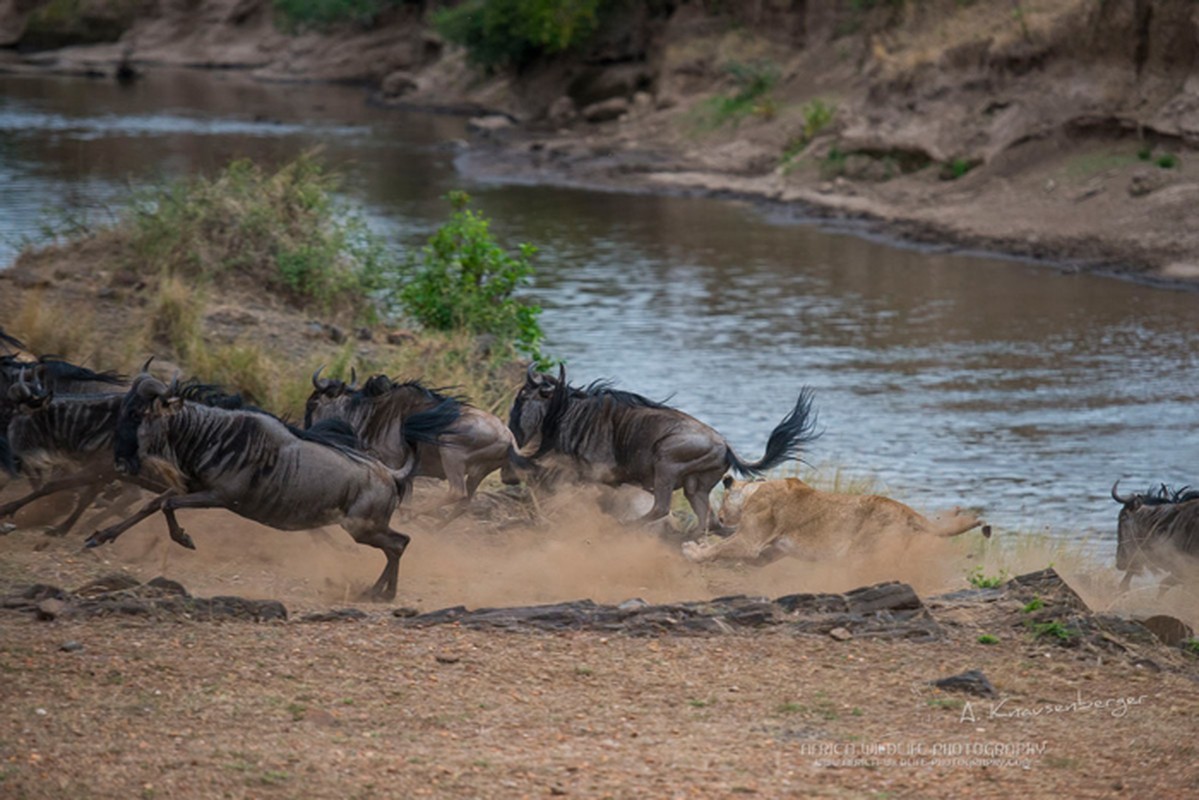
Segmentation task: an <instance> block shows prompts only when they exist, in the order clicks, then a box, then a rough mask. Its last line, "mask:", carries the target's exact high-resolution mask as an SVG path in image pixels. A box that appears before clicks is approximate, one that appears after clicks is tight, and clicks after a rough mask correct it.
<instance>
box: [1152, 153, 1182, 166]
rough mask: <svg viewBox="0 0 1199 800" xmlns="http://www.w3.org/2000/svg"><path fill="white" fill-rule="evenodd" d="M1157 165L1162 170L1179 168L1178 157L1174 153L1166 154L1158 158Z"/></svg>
mask: <svg viewBox="0 0 1199 800" xmlns="http://www.w3.org/2000/svg"><path fill="white" fill-rule="evenodd" d="M1157 165H1158V166H1159V167H1161V168H1162V169H1174V168H1175V167H1177V166H1178V156H1176V155H1174V154H1173V153H1166V154H1165V155H1164V156H1158V159H1157Z"/></svg>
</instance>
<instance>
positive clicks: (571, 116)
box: [545, 96, 579, 126]
mask: <svg viewBox="0 0 1199 800" xmlns="http://www.w3.org/2000/svg"><path fill="white" fill-rule="evenodd" d="M545 116H546V119H547V120H548V121H549V122H550V124H551V125H558V126H561V125H569V124H570V123H572V122H574V121H575V120H576V119H578V118H579V110H578V108H576V107H575V101H574V100H571V99H570V98H569V97H565V96H563V97H559V98H558V99H557V100H555V101H554V102H552V103H550V107H549V110H547V111H546V113H545Z"/></svg>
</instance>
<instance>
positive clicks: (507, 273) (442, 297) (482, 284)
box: [398, 192, 544, 363]
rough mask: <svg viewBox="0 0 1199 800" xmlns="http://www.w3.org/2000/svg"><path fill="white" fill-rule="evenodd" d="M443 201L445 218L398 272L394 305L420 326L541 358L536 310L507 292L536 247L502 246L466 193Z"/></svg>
mask: <svg viewBox="0 0 1199 800" xmlns="http://www.w3.org/2000/svg"><path fill="white" fill-rule="evenodd" d="M447 199H448V200H449V201H450V204H451V205H452V206H453V213H452V215H451V216H450V219H449V221H448V222H447V223H446V224H445V225H443V226H442V227H441V228H439V229H438V230H437V232H436V233H434V234H433V236H432V238H430V239H429V243H428V244H427V245H426V246H425V247H423V248H422V249H421V250H420V251H419V252H417V253H415V254H413V255H411V256H410V257H409V258H408V260H407V262H406V264H405V265H404V267H403V269H402V270H401V274H402V285H401V287H400V290H399V293H398V299H399V304H400V306H401V308H402V309H403V310H404V312H405V313H407V314H408V316H410V317H411V318H413V319H414V320H416V321H417V322H419V323H420V324H421V325H423V326H424V327H425V328H427V329H431V330H435V331H446V332H448V331H457V330H461V331H466V332H469V333H473V334H476V335H477V334H490V335H491V336H494V337H495V338H496V339H497V341H498V342H500V343H511V346H514V347H515V348H516V349H517V350H519V351H520V352H522V353H524V354H526V355H528V356H530V357H532V358H533V359H534V360H535V361H538V362H539V363H541V362H543V361H544V359H543V357H542V355H541V351H540V346H541V341H542V339H543V338H544V334H543V333H542V331H541V325H540V323H539V322H538V316H539V315H540V313H541V308H540V307H539V306H537V305H535V304H533V303H528V302H524V301H522V300H520V299H519V298H517V297H515V293H516V291H517V290H518V289H519V288H521V287H522V286H527V285H528V284H530V283H531V282H532V278H533V264H532V258H533V256H534V255H535V254H536V252H537V248H535V247H533V245H530V244H519V245H517V247H516V250H515V251H514V252H511V253H510V252H508V251H506V250H505V249H504V248H503V247H502V246H501V245H500V244H499V243H498V242H497V241H496V240H495V237H494V236H493V235H492V233H491V223H490V222H489V221H488V219H487V218H486V217H485V216H483V215H482V214H481V213H478V212H475V211H472V210H471V209H470V208H468V206H469V204H470V196H469V195H468V194H466V193H465V192H451V193H450V194H449V196H448V198H447Z"/></svg>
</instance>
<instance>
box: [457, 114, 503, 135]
mask: <svg viewBox="0 0 1199 800" xmlns="http://www.w3.org/2000/svg"><path fill="white" fill-rule="evenodd" d="M514 124H515V123H513V121H512V120H511V119H509V118H508V117H505V116H504V115H503V114H489V115H488V116H486V117H472V118H471V119H470V120H469V121H467V123H466V130H467V131H469V132H470V133H473V134H475V135H477V136H496V135H499V134H501V133H503V132H505V131H507V130H509V129H511V128H512V127H513V126H514Z"/></svg>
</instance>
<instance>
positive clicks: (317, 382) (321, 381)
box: [312, 364, 329, 392]
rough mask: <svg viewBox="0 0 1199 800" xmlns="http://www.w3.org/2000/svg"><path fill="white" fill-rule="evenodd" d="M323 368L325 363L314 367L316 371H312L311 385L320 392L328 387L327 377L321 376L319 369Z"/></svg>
mask: <svg viewBox="0 0 1199 800" xmlns="http://www.w3.org/2000/svg"><path fill="white" fill-rule="evenodd" d="M324 368H325V365H324V364H321V365H320V366H319V367H317V368H316V372H314V373H312V387H313V388H314V389H316V390H317V391H321V392H323V391H325V390H326V389H328V388H329V380H328V379H327V378H321V370H323V369H324Z"/></svg>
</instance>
